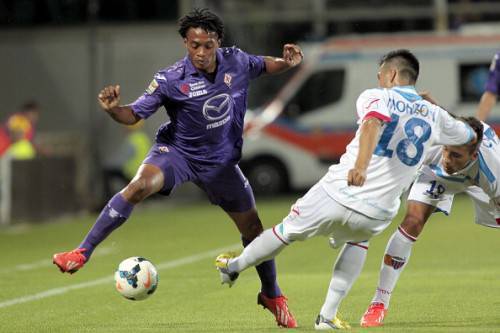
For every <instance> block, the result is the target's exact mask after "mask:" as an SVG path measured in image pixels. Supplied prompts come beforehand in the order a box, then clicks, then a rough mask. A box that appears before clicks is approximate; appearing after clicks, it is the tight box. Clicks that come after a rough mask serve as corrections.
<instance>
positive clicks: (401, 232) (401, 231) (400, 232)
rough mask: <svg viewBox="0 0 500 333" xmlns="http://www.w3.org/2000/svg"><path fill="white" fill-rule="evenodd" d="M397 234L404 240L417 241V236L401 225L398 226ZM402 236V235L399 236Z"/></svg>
mask: <svg viewBox="0 0 500 333" xmlns="http://www.w3.org/2000/svg"><path fill="white" fill-rule="evenodd" d="M397 235H398V236H400V237H399V238H400V239H403V240H404V241H406V242H410V243H412V244H413V243H415V242H416V241H417V237H414V236H412V235H410V234H409V233H407V232H406V230H404V229H403V228H402V227H401V226H399V227H398V231H397ZM401 236H402V237H401Z"/></svg>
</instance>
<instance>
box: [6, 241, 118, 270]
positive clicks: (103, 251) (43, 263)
mask: <svg viewBox="0 0 500 333" xmlns="http://www.w3.org/2000/svg"><path fill="white" fill-rule="evenodd" d="M113 251H114V249H113V248H111V247H103V248H98V249H97V250H96V251H95V253H94V255H97V256H103V255H108V254H110V253H113ZM51 265H52V260H51V259H42V260H38V261H34V262H30V263H27V264H19V265H16V266H14V267H10V268H3V269H0V274H7V273H12V272H16V271H30V270H33V269H37V268H42V267H49V266H51Z"/></svg>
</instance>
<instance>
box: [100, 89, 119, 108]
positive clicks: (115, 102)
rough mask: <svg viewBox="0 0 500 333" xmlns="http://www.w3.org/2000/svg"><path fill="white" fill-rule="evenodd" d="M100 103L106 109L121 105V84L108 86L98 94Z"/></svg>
mask: <svg viewBox="0 0 500 333" xmlns="http://www.w3.org/2000/svg"><path fill="white" fill-rule="evenodd" d="M97 97H98V98H97V99H98V101H99V104H100V105H101V107H102V108H103V109H104V110H105V111H109V110H111V109H113V108H115V107H117V106H119V105H120V86H119V85H116V86H107V87H105V88H104V89H102V90H101V92H100V93H99V95H98V96H97Z"/></svg>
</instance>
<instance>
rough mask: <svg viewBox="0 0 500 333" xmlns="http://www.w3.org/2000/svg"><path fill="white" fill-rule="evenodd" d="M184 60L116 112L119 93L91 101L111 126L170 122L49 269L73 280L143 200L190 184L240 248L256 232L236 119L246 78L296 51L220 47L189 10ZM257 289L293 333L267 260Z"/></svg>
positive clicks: (288, 62)
mask: <svg viewBox="0 0 500 333" xmlns="http://www.w3.org/2000/svg"><path fill="white" fill-rule="evenodd" d="M179 34H180V35H181V36H182V38H183V40H184V44H185V46H186V49H187V56H186V57H185V58H184V59H182V60H180V61H178V62H177V63H175V64H174V65H172V66H170V67H168V68H166V69H163V70H160V71H159V72H158V73H156V75H155V76H154V79H153V80H152V81H151V83H150V85H149V87H148V88H147V89H146V92H145V93H144V94H143V95H142V96H141V97H139V98H138V99H137V100H136V101H135V102H133V103H132V104H128V105H120V86H118V85H117V86H108V87H106V88H104V89H103V90H102V91H101V92H100V93H99V96H98V100H99V103H100V105H101V107H102V108H103V109H104V111H106V113H108V114H109V115H110V116H111V117H112V118H113V119H114V120H115V121H116V122H118V123H121V124H126V125H131V124H135V123H136V122H138V121H139V120H141V119H145V118H148V117H149V116H150V115H152V114H153V113H155V112H156V111H157V110H158V108H160V107H161V106H164V107H165V109H166V110H167V114H168V116H169V118H170V122H167V123H165V124H163V125H162V126H161V127H160V128H159V130H158V133H157V136H156V143H155V144H154V145H153V147H152V148H151V150H150V152H149V153H148V156H147V157H146V158H145V160H144V162H143V164H142V165H141V166H140V167H139V170H138V171H137V174H136V175H135V177H134V178H133V179H132V181H131V182H130V183H129V184H128V185H127V186H126V187H125V188H124V189H123V190H122V191H121V192H119V193H117V194H116V195H115V196H114V197H112V198H111V200H110V201H109V202H108V204H107V205H106V206H105V207H104V209H103V210H102V212H101V214H100V215H99V217H98V218H97V221H96V223H95V224H94V226H93V227H92V228H91V230H90V232H89V233H88V234H87V236H86V237H85V239H84V240H83V242H82V243H81V244H80V245H79V246H78V248H76V249H75V250H73V251H69V252H62V253H57V254H55V255H54V257H53V262H54V264H56V265H57V266H58V267H59V269H60V270H61V271H62V272H68V273H74V272H76V271H77V270H78V269H80V268H81V267H83V265H84V264H85V263H86V262H87V261H88V260H89V258H90V256H91V254H92V252H93V251H94V249H95V247H96V246H97V245H98V244H99V243H101V242H102V241H103V240H104V239H105V238H106V237H107V236H108V235H109V234H110V233H111V232H112V231H113V230H115V229H116V228H118V227H119V226H120V225H122V224H123V223H124V222H125V221H126V220H127V219H128V217H129V216H130V215H131V213H132V210H133V208H134V206H135V205H136V204H137V203H139V202H141V201H142V200H144V199H145V198H146V197H148V196H150V195H152V194H154V193H161V194H164V195H169V194H170V193H171V192H172V191H173V190H174V189H175V188H176V187H177V186H178V185H180V184H182V183H184V182H188V181H191V182H193V183H195V184H196V185H198V186H199V187H200V188H201V189H203V190H204V191H205V192H206V193H207V194H208V197H209V199H210V201H211V202H212V203H213V204H215V205H218V206H220V207H221V208H222V209H223V210H224V211H225V212H226V213H227V214H228V215H229V216H230V217H231V219H232V220H233V221H234V223H235V224H236V226H237V228H238V230H239V231H240V233H241V235H242V241H243V245H244V246H246V245H247V244H248V243H250V242H251V241H252V240H253V239H254V238H255V237H257V236H258V235H259V234H260V233H261V232H262V231H263V227H262V223H261V221H260V219H259V216H258V214H257V210H256V207H255V201H254V197H253V193H252V189H251V187H250V185H249V183H248V181H247V179H246V178H245V176H244V175H243V174H242V172H241V170H240V168H239V167H238V161H239V159H240V157H241V147H242V144H243V138H242V133H243V118H244V115H245V111H246V106H247V90H248V86H249V83H250V80H251V79H254V78H257V77H258V76H260V75H262V74H264V73H268V74H277V73H281V72H283V71H285V70H287V69H289V68H291V67H294V66H297V65H298V64H300V63H301V61H302V59H303V54H302V51H301V49H300V48H299V46H297V45H294V44H285V45H284V46H283V57H282V58H275V57H269V56H254V55H250V54H247V53H245V52H244V51H242V50H240V49H238V48H236V47H227V48H226V47H220V44H221V42H222V40H223V38H224V25H223V22H222V20H221V19H220V18H219V17H218V16H217V15H215V14H214V13H212V12H210V11H209V10H207V9H201V10H200V9H195V10H193V11H192V12H191V13H189V14H188V15H186V16H184V17H182V18H181V19H180V20H179ZM257 272H258V274H259V278H260V280H261V283H262V289H261V292H259V294H258V298H257V301H258V304H260V305H262V306H264V307H265V308H267V309H269V310H270V311H271V312H272V313H273V314H274V316H275V318H276V321H277V323H278V325H279V326H283V327H296V326H297V324H296V321H295V319H294V317H293V315H292V314H291V313H290V311H289V310H288V306H287V299H286V297H285V296H283V294H282V293H281V290H280V288H279V286H278V284H277V281H276V269H275V263H274V260H269V261H266V262H264V263H262V264H261V265H259V266H257Z"/></svg>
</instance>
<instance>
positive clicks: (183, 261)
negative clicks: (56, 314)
mask: <svg viewBox="0 0 500 333" xmlns="http://www.w3.org/2000/svg"><path fill="white" fill-rule="evenodd" d="M238 248H241V244H240V243H238V244H233V245H229V246H226V247H222V248H219V249H214V250H210V251H207V252H202V253H198V254H194V255H192V256H188V257H184V258H180V259H176V260H171V261H165V262H162V263H159V264H158V265H156V268H157V269H158V270H159V271H161V270H167V269H171V268H175V267H179V266H184V265H188V264H192V263H194V262H197V261H200V260H202V259H206V258H211V257H214V256H216V255H218V254H220V253H221V252H225V251H231V250H235V249H238ZM112 280H113V276H112V275H111V276H106V277H102V278H100V279H96V280H92V281H88V282H83V283H78V284H74V285H71V286H67V287H60V288H54V289H49V290H45V291H42V292H40V293H37V294H32V295H27V296H22V297H18V298H13V299H10V300H7V301H3V302H0V309H1V308H6V307H9V306H12V305H16V304H22V303H28V302H32V301H36V300H39V299H43V298H47V297H51V296H57V295H61V294H65V293H67V292H69V291H72V290H78V289H83V288H88V287H93V286H97V285H99V284H104V283H110V282H111V281H112Z"/></svg>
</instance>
